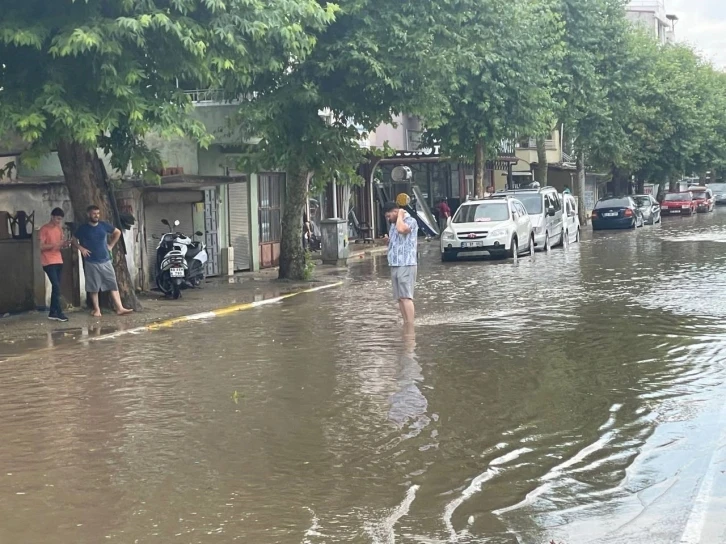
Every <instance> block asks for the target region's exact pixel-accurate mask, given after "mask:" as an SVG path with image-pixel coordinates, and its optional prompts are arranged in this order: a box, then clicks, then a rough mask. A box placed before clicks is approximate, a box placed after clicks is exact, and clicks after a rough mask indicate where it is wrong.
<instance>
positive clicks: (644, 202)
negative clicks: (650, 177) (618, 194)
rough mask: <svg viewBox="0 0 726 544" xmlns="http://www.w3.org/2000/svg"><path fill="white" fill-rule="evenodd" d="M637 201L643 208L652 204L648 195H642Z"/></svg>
mask: <svg viewBox="0 0 726 544" xmlns="http://www.w3.org/2000/svg"><path fill="white" fill-rule="evenodd" d="M635 202H636V204H638V206H640V207H641V208H643V207H645V206H650V198H648V197H647V196H641V197H640V198H636V199H635Z"/></svg>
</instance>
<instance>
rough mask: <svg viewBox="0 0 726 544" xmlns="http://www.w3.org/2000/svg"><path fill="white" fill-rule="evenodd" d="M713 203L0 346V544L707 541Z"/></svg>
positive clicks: (719, 449) (722, 309)
mask: <svg viewBox="0 0 726 544" xmlns="http://www.w3.org/2000/svg"><path fill="white" fill-rule="evenodd" d="M725 243H726V209H719V210H717V212H716V213H713V214H709V215H699V216H697V217H694V218H673V219H671V220H668V218H666V219H665V220H664V224H663V225H662V226H655V227H645V228H643V229H638V231H636V232H603V233H595V235H594V236H587V237H586V239H585V240H583V242H582V243H580V244H575V245H573V246H572V247H571V248H570V249H569V250H567V251H564V250H562V249H555V250H553V251H552V252H551V253H550V254H548V255H547V254H541V253H540V254H537V256H536V257H535V258H534V259H529V258H521V259H519V262H518V263H517V264H513V263H511V262H509V261H495V262H490V261H465V262H459V263H446V264H442V263H440V262H439V261H438V254H437V251H436V246H435V242H434V243H432V245H430V246H424V251H423V256H422V259H421V265H420V269H419V284H418V291H417V296H418V300H417V312H418V319H417V324H416V327H415V334H414V335H411V334H410V333H407V331H404V330H402V327H401V325H400V324H399V323H398V321H397V315H396V309H395V306H394V304H393V303H392V302H391V301H390V283H389V281H388V278H387V275H388V270H387V268H386V266H385V264H384V261H383V260H381V259H377V260H372V261H368V262H365V263H360V264H358V265H355V266H352V267H351V269H350V272H349V274H348V278H347V280H346V284H345V285H344V286H343V287H342V288H339V289H332V290H327V291H322V292H319V293H315V294H310V295H300V296H298V297H295V298H292V299H289V300H287V301H284V302H282V303H280V304H277V305H271V306H267V307H264V308H259V309H253V310H250V311H247V312H242V313H239V314H235V315H231V316H229V317H224V318H217V319H215V320H214V321H210V322H208V323H205V322H202V323H189V324H181V325H179V326H177V327H175V328H172V329H165V330H159V331H155V332H151V333H147V334H144V335H139V336H132V337H121V338H116V339H110V340H101V341H97V342H83V341H81V342H78V341H76V342H68V343H63V342H61V344H60V345H58V346H55V347H49V348H48V349H47V350H46V351H43V352H41V353H38V354H37V356H34V357H32V358H9V359H8V360H6V361H3V362H2V363H0V382H2V384H3V385H2V393H0V436H2V437H3V444H2V448H0V469H1V472H0V516H2V519H3V522H2V523H1V524H0V542H2V543H5V542H22V543H36V542H38V543H40V542H42V543H45V544H60V543H62V544H66V543H69V544H70V543H74V544H75V543H94V544H96V543H100V542H117V543H124V544H125V543H156V542H158V543H170V542H183V543H200V544H207V543H220V542H222V543H228V542H245V543H255V544H267V543H303V544H322V543H332V542H351V543H358V542H360V543H386V544H390V543H394V542H400V543H443V542H460V543H469V542H477V543H479V542H492V543H515V542H521V543H533V544H540V543H549V542H550V541H551V540H554V541H555V542H563V543H566V544H579V543H608V544H611V543H621V542H622V543H636V542H637V543H639V544H643V543H658V544H662V543H680V542H683V543H689V544H690V543H697V542H703V543H719V542H724V541H726V523H724V522H723V519H724V517H725V516H724V515H723V512H724V511H725V510H724V508H726V474H724V471H725V470H726V453H725V452H726V448H724V446H726V428H725V427H724V425H725V424H726V409H725V408H724V407H725V406H726V400H725V399H726V395H725V393H726V383H725V381H724V380H725V378H726V369H725V367H724V363H725V361H726V326H725V325H724V317H726V271H725V270H724V267H725V266H726V251H725V250H726V245H724V244H725Z"/></svg>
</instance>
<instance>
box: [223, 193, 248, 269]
mask: <svg viewBox="0 0 726 544" xmlns="http://www.w3.org/2000/svg"><path fill="white" fill-rule="evenodd" d="M228 187H229V235H230V236H229V237H230V244H231V246H232V247H233V248H234V269H235V270H249V269H250V218H249V200H248V197H247V182H246V181H244V182H240V183H230V184H229V186H228Z"/></svg>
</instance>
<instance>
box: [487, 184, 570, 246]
mask: <svg viewBox="0 0 726 544" xmlns="http://www.w3.org/2000/svg"><path fill="white" fill-rule="evenodd" d="M501 195H508V196H511V197H514V198H516V199H517V200H519V201H520V202H521V203H522V204H524V207H525V208H526V209H527V213H528V214H529V217H530V218H531V219H532V226H533V227H534V242H535V247H536V248H537V249H543V250H548V249H550V248H551V247H555V246H559V245H562V244H563V243H564V241H565V240H564V236H563V235H564V230H563V228H562V226H563V225H562V223H563V217H564V212H563V209H562V208H563V205H562V195H561V194H559V193H558V192H557V189H555V188H554V187H541V188H537V189H515V190H511V191H502V192H500V193H497V194H496V195H495V196H501Z"/></svg>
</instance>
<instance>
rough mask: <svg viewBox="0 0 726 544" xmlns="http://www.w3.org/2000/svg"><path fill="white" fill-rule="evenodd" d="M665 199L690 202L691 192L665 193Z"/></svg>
mask: <svg viewBox="0 0 726 544" xmlns="http://www.w3.org/2000/svg"><path fill="white" fill-rule="evenodd" d="M665 199H666V201H667V202H683V201H686V202H690V201H691V193H668V194H667V195H665Z"/></svg>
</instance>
